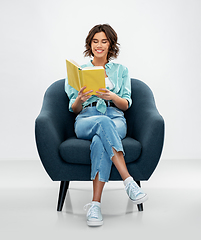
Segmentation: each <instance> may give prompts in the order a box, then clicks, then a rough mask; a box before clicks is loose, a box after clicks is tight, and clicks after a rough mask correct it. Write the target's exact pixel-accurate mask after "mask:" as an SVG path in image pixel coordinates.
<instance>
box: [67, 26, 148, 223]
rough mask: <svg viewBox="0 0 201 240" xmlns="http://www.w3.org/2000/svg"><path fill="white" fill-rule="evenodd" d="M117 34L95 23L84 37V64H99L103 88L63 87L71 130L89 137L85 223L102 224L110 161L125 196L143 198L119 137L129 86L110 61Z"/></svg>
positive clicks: (121, 68)
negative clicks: (88, 194)
mask: <svg viewBox="0 0 201 240" xmlns="http://www.w3.org/2000/svg"><path fill="white" fill-rule="evenodd" d="M118 45H119V44H118V43H117V34H116V32H115V31H114V29H113V28H112V27H111V26H110V25H108V24H103V25H101V24H100V25H96V26H94V27H93V28H92V29H91V30H90V31H89V34H88V36H87V38H86V45H85V47H86V50H85V51H84V54H85V56H89V57H93V60H91V61H90V62H89V63H88V64H85V65H83V66H82V67H87V66H103V67H104V69H105V82H106V88H101V89H100V91H98V92H97V95H92V96H91V95H89V93H90V92H91V91H88V92H85V93H84V92H83V91H84V89H85V87H83V88H81V89H80V91H79V92H78V91H77V90H75V89H74V88H72V87H71V86H70V85H68V83H67V79H66V85H65V90H66V92H67V94H68V96H69V99H70V103H69V110H70V111H73V112H74V113H75V114H77V117H76V121H75V133H76V136H77V137H78V138H82V139H87V140H91V141H92V142H91V146H90V150H91V180H93V199H92V202H91V203H90V208H89V210H88V212H87V224H88V226H100V225H102V224H103V217H102V214H101V195H102V191H103V187H104V185H105V182H108V180H109V176H110V171H111V166H112V163H113V164H114V165H115V167H116V168H117V170H118V171H119V173H120V176H121V177H122V179H123V182H124V185H125V190H126V192H127V194H128V196H129V198H130V199H131V200H132V201H133V202H134V203H135V204H140V203H143V202H144V201H146V200H147V194H145V193H144V192H143V191H142V190H141V188H140V187H138V185H137V184H136V182H135V181H134V180H133V178H132V177H131V176H130V174H129V172H128V170H127V167H126V164H125V160H124V150H123V147H122V142H121V140H122V139H123V138H125V136H126V132H127V126H126V120H125V118H124V113H123V111H126V110H127V109H128V108H129V107H130V106H131V104H132V100H131V86H130V77H129V74H128V69H127V68H126V67H124V66H123V65H121V64H116V63H113V62H111V61H110V60H111V59H112V58H116V57H117V56H118V53H119V47H118Z"/></svg>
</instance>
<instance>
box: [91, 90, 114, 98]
mask: <svg viewBox="0 0 201 240" xmlns="http://www.w3.org/2000/svg"><path fill="white" fill-rule="evenodd" d="M99 90H100V91H101V92H99V91H97V92H96V93H97V95H96V96H97V97H99V98H102V99H104V100H113V99H114V97H115V95H116V94H115V93H113V92H111V91H110V90H108V89H107V88H100V89H99Z"/></svg>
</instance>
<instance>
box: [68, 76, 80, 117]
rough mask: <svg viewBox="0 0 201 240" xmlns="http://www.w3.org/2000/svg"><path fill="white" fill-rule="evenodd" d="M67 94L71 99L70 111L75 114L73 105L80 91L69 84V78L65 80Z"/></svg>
mask: <svg viewBox="0 0 201 240" xmlns="http://www.w3.org/2000/svg"><path fill="white" fill-rule="evenodd" d="M65 92H66V94H67V95H68V97H69V111H70V112H73V109H72V104H73V103H74V102H75V100H76V98H77V96H78V91H77V90H76V89H74V88H73V87H71V86H70V85H69V84H68V78H66V79H65Z"/></svg>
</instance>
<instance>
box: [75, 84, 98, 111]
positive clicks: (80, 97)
mask: <svg viewBox="0 0 201 240" xmlns="http://www.w3.org/2000/svg"><path fill="white" fill-rule="evenodd" d="M85 88H86V87H82V88H81V89H80V91H79V92H78V96H77V98H76V100H75V102H74V103H73V104H72V109H73V112H74V113H75V114H78V113H80V112H81V111H82V104H83V103H84V102H86V101H87V100H88V99H89V98H90V97H91V95H88V94H89V93H91V92H93V90H90V91H87V92H85V93H84V92H83V91H84V89H85Z"/></svg>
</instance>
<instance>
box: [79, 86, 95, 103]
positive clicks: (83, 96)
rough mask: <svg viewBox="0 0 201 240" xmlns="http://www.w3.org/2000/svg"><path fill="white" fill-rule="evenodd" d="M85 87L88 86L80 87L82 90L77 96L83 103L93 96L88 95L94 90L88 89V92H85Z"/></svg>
mask: <svg viewBox="0 0 201 240" xmlns="http://www.w3.org/2000/svg"><path fill="white" fill-rule="evenodd" d="M85 88H86V87H82V88H81V89H80V91H79V92H78V96H77V98H78V99H79V101H80V102H81V103H84V102H86V101H87V100H88V99H89V98H90V97H91V95H88V94H89V93H91V92H93V90H90V91H87V92H85V93H84V92H83V91H84V89H85Z"/></svg>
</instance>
